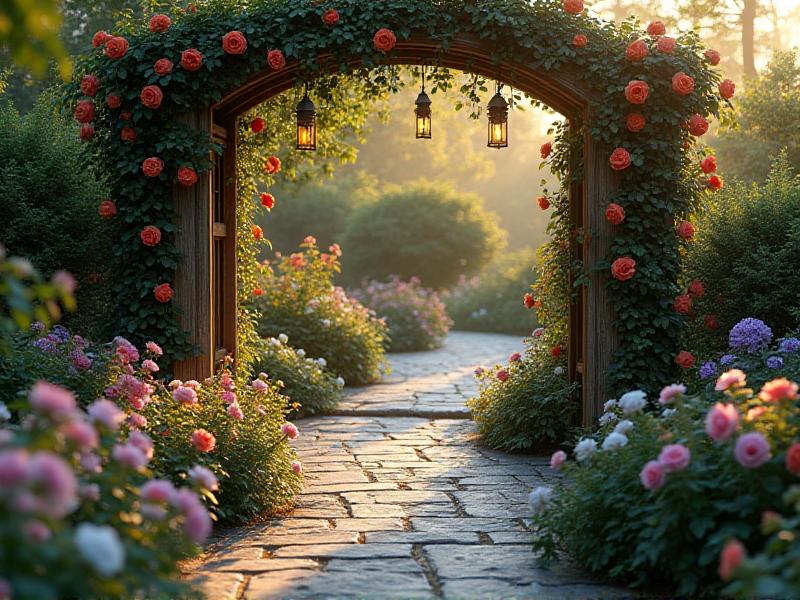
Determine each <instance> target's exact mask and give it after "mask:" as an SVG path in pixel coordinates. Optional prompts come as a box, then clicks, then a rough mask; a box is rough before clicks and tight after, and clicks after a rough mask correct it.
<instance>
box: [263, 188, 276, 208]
mask: <svg viewBox="0 0 800 600" xmlns="http://www.w3.org/2000/svg"><path fill="white" fill-rule="evenodd" d="M261 204H262V205H263V206H266V207H267V208H268V209H270V210H272V207H274V206H275V196H273V195H272V194H267V193H266V192H265V193H263V194H261Z"/></svg>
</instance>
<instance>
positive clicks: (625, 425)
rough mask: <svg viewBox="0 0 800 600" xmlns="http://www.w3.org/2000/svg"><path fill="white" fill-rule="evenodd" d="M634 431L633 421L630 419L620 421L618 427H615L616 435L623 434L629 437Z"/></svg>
mask: <svg viewBox="0 0 800 600" xmlns="http://www.w3.org/2000/svg"><path fill="white" fill-rule="evenodd" d="M632 430H633V421H629V420H628V419H625V420H624V421H620V422H619V423H617V426H616V427H614V433H621V434H622V435H628V434H629V433H630V432H631V431H632Z"/></svg>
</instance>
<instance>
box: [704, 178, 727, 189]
mask: <svg viewBox="0 0 800 600" xmlns="http://www.w3.org/2000/svg"><path fill="white" fill-rule="evenodd" d="M724 186H725V182H724V181H723V180H722V177H720V176H719V175H712V176H711V177H709V178H708V187H710V188H711V189H712V190H714V191H719V190H721V189H722V188H723V187H724Z"/></svg>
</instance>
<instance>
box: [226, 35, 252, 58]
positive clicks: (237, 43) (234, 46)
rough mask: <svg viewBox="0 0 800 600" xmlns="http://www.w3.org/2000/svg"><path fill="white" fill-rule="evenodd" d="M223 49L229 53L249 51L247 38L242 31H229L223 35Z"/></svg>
mask: <svg viewBox="0 0 800 600" xmlns="http://www.w3.org/2000/svg"><path fill="white" fill-rule="evenodd" d="M222 49H223V50H224V51H225V52H227V53H228V54H244V53H245V52H246V51H247V38H246V37H244V34H243V33H242V32H241V31H229V32H228V33H226V34H225V35H224V36H222Z"/></svg>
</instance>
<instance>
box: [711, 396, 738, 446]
mask: <svg viewBox="0 0 800 600" xmlns="http://www.w3.org/2000/svg"><path fill="white" fill-rule="evenodd" d="M738 426H739V410H738V409H737V408H736V406H734V405H733V404H723V403H722V402H717V403H716V404H715V405H714V406H713V407H712V409H711V410H710V411H708V415H707V416H706V433H707V434H708V435H709V436H710V437H711V439H713V440H714V441H715V442H722V441H725V440H727V439H729V438H730V437H731V436H732V435H733V434H734V433H735V432H736V429H737V428H738Z"/></svg>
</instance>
